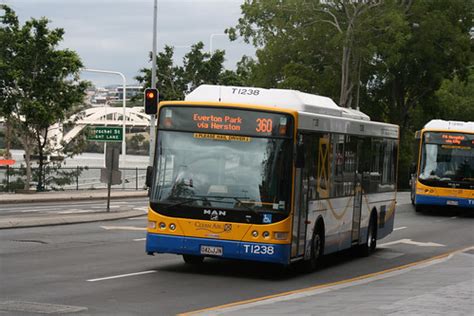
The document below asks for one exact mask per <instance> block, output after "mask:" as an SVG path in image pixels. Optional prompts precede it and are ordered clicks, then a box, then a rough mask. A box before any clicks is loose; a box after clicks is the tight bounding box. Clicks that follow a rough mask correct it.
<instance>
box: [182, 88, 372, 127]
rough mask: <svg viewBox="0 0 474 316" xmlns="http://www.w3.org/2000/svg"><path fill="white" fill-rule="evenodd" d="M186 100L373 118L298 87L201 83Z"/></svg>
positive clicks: (354, 117) (365, 118)
mask: <svg viewBox="0 0 474 316" xmlns="http://www.w3.org/2000/svg"><path fill="white" fill-rule="evenodd" d="M185 100H186V101H196V102H198V101H199V102H206V101H208V102H209V101H212V102H225V103H243V104H252V105H261V106H271V107H278V108H285V109H291V110H295V111H298V112H306V113H314V114H323V115H330V116H337V117H346V118H352V119H359V120H364V121H369V120H370V117H369V116H368V115H366V114H364V113H362V112H361V111H358V110H354V109H347V108H343V107H340V106H338V105H337V104H336V103H335V102H334V101H333V100H332V99H330V98H328V97H323V96H320V95H315V94H309V93H304V92H301V91H297V90H287V89H263V88H253V87H233V86H217V85H201V86H199V87H197V88H196V89H195V90H194V91H192V92H191V93H189V94H188V95H187V96H186V98H185Z"/></svg>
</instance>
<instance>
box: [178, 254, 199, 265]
mask: <svg viewBox="0 0 474 316" xmlns="http://www.w3.org/2000/svg"><path fill="white" fill-rule="evenodd" d="M183 260H184V262H185V263H187V264H201V263H202V262H203V261H204V257H203V256H195V255H183Z"/></svg>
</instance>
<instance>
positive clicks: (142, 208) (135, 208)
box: [133, 206, 148, 213]
mask: <svg viewBox="0 0 474 316" xmlns="http://www.w3.org/2000/svg"><path fill="white" fill-rule="evenodd" d="M133 209H134V210H137V211H143V212H145V213H148V206H146V207H134V208H133Z"/></svg>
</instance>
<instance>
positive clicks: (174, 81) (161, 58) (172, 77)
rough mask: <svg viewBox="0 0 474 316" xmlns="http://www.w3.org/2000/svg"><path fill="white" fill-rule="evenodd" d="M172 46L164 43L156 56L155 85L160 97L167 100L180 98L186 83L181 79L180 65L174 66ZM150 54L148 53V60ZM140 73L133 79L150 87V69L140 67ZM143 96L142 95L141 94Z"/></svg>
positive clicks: (182, 95) (182, 96)
mask: <svg viewBox="0 0 474 316" xmlns="http://www.w3.org/2000/svg"><path fill="white" fill-rule="evenodd" d="M173 55H174V48H173V47H171V46H168V45H166V46H165V48H164V51H163V52H160V53H158V55H157V56H156V65H157V70H158V73H157V81H156V87H155V88H157V89H158V91H159V92H160V98H163V97H164V98H166V99H168V100H182V99H183V98H184V92H185V91H186V85H185V83H184V80H183V69H182V67H179V66H175V65H174V63H173ZM151 60H152V56H151V53H150V61H151ZM139 72H140V74H139V75H138V76H136V77H135V79H136V80H137V81H138V82H140V83H142V84H143V85H144V86H145V87H151V69H149V68H142V69H140V70H139ZM141 98H143V96H141Z"/></svg>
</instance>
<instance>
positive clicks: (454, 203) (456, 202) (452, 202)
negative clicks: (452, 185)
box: [446, 200, 459, 206]
mask: <svg viewBox="0 0 474 316" xmlns="http://www.w3.org/2000/svg"><path fill="white" fill-rule="evenodd" d="M458 204H459V203H458V201H452V200H447V201H446V205H456V206H457V205H458Z"/></svg>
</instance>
